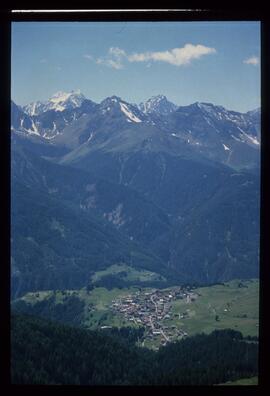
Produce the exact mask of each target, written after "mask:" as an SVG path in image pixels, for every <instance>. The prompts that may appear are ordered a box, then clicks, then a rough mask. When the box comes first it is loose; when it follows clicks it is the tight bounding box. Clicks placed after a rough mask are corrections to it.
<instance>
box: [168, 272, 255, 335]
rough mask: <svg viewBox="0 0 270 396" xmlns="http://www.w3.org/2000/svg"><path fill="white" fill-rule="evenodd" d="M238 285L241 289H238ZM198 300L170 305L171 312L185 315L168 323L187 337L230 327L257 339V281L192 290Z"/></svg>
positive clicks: (176, 302)
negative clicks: (183, 332)
mask: <svg viewBox="0 0 270 396" xmlns="http://www.w3.org/2000/svg"><path fill="white" fill-rule="evenodd" d="M239 284H240V285H241V284H242V285H243V287H241V286H240V287H239ZM195 292H196V293H198V294H199V297H198V298H197V299H196V300H195V301H194V302H191V303H187V302H186V300H177V301H175V302H173V308H172V312H173V313H174V314H179V313H180V314H182V313H184V312H187V314H188V315H187V317H186V318H185V319H178V318H175V317H174V318H173V319H172V320H170V321H168V324H169V323H170V324H175V325H176V326H177V327H178V326H179V327H181V328H182V329H183V330H184V331H186V332H187V333H188V334H189V335H193V334H196V333H200V332H205V333H210V332H211V331H213V330H215V329H224V328H232V329H235V330H239V331H241V332H242V333H243V335H244V336H246V335H251V336H258V323H259V282H258V280H255V279H254V280H248V281H244V282H240V281H238V280H233V281H231V282H227V283H225V284H224V286H223V285H215V286H211V287H203V288H199V289H196V290H195Z"/></svg>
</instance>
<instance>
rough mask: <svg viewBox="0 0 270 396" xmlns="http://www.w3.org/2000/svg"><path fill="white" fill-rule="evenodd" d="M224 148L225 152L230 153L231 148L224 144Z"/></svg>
mask: <svg viewBox="0 0 270 396" xmlns="http://www.w3.org/2000/svg"><path fill="white" fill-rule="evenodd" d="M222 146H223V147H224V150H225V151H227V150H229V151H230V148H229V147H228V146H226V144H224V143H222Z"/></svg>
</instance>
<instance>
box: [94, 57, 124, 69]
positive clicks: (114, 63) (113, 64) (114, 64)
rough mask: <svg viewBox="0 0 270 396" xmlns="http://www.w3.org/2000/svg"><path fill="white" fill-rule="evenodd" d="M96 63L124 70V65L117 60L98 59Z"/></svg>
mask: <svg viewBox="0 0 270 396" xmlns="http://www.w3.org/2000/svg"><path fill="white" fill-rule="evenodd" d="M96 63H97V64H98V65H105V66H108V67H112V68H113V69H117V70H118V69H123V65H122V63H121V62H120V61H118V60H117V59H116V60H114V59H104V58H97V59H96Z"/></svg>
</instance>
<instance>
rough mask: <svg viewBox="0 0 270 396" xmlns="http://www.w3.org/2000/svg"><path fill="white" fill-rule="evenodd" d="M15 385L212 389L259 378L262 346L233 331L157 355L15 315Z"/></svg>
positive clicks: (106, 337)
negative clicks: (153, 386)
mask: <svg viewBox="0 0 270 396" xmlns="http://www.w3.org/2000/svg"><path fill="white" fill-rule="evenodd" d="M11 330H12V333H11V347H12V355H11V356H12V361H11V377H12V383H13V384H59V385H61V384H62V385H70V384H74V385H191V384H192V385H212V384H215V383H221V382H227V381H229V380H236V379H238V378H243V377H252V376H254V375H256V374H257V364H258V363H257V359H258V358H257V345H256V344H251V343H246V342H245V341H243V340H242V335H241V333H239V332H235V331H233V330H223V331H216V332H213V333H211V334H210V335H204V334H201V335H198V336H195V337H192V338H189V339H186V340H183V341H180V342H177V343H175V344H171V345H168V346H166V347H163V348H162V349H160V350H159V351H158V352H151V351H148V350H145V349H142V348H138V347H136V346H134V345H132V341H131V339H130V341H129V342H127V341H125V339H123V338H121V335H118V336H114V335H113V334H111V335H104V334H102V333H99V332H91V331H86V330H81V329H76V328H72V327H68V326H63V325H59V324H55V323H53V322H48V321H44V320H40V319H35V318H31V317H29V316H22V315H16V316H14V315H13V316H12V326H11Z"/></svg>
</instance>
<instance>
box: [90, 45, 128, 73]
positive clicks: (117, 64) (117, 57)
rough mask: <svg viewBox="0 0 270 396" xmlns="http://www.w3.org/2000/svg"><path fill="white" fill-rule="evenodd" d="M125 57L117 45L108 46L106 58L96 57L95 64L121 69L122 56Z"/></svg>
mask: <svg viewBox="0 0 270 396" xmlns="http://www.w3.org/2000/svg"><path fill="white" fill-rule="evenodd" d="M124 57H126V53H125V51H124V50H122V49H121V48H118V47H111V48H109V51H108V55H107V57H106V58H98V59H97V60H96V63H97V64H101V65H105V66H108V67H112V68H113V69H123V67H124V66H123V63H122V62H123V58H124Z"/></svg>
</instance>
